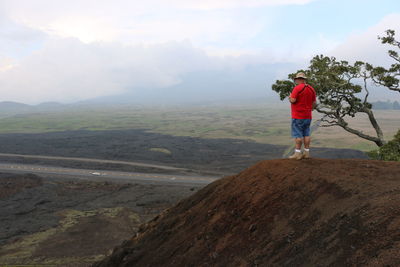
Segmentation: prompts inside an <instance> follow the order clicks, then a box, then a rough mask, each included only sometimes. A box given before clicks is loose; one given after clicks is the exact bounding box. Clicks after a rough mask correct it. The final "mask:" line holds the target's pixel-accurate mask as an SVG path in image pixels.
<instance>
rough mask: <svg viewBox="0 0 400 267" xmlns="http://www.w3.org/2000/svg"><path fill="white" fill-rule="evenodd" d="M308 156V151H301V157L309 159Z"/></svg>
mask: <svg viewBox="0 0 400 267" xmlns="http://www.w3.org/2000/svg"><path fill="white" fill-rule="evenodd" d="M309 158H311V157H310V151H304V152H303V159H309Z"/></svg>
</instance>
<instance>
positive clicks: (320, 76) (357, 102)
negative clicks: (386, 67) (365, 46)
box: [272, 55, 385, 146]
mask: <svg viewBox="0 0 400 267" xmlns="http://www.w3.org/2000/svg"><path fill="white" fill-rule="evenodd" d="M299 71H303V72H305V73H306V75H307V77H308V83H309V84H311V86H313V87H314V88H315V89H316V91H317V97H318V102H319V104H318V106H317V108H316V110H317V111H318V112H319V113H322V114H323V115H324V116H323V118H322V119H321V122H322V123H321V125H320V127H331V126H340V127H342V128H343V129H344V130H346V131H348V132H350V133H352V134H355V135H357V136H359V137H361V138H364V139H366V140H369V141H371V142H374V143H375V144H376V145H378V146H382V145H384V144H385V140H384V138H383V133H382V130H381V128H380V126H379V124H378V122H377V121H376V119H375V116H374V113H373V111H372V105H371V103H369V102H368V96H369V91H368V86H367V80H368V79H370V74H369V72H368V70H367V66H366V63H363V62H361V61H357V62H355V63H354V64H349V62H347V61H344V60H342V61H338V60H336V58H334V57H327V56H323V55H318V56H315V57H314V58H313V59H312V60H311V61H310V65H309V67H308V69H306V70H299ZM294 75H295V73H292V74H289V75H288V78H289V80H278V81H276V83H275V84H273V85H272V90H274V91H276V92H277V93H279V95H280V98H281V100H283V99H285V98H286V97H288V96H289V95H290V92H291V90H292V89H293V87H294V85H295V84H294V82H293V78H294ZM359 81H362V85H360V84H359V83H358V82H359ZM357 113H365V114H367V116H368V119H369V121H370V123H371V126H372V127H373V128H374V129H375V133H376V136H372V135H368V134H366V133H363V132H362V131H360V130H357V129H354V128H352V127H350V126H349V124H348V122H347V120H348V118H349V117H354V116H356V114H357Z"/></svg>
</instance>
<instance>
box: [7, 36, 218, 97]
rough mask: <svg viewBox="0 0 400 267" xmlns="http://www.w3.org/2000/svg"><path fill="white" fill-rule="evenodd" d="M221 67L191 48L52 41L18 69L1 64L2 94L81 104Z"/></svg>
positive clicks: (184, 45)
mask: <svg viewBox="0 0 400 267" xmlns="http://www.w3.org/2000/svg"><path fill="white" fill-rule="evenodd" d="M218 65H219V63H218V60H216V61H214V62H212V60H210V59H209V57H208V56H207V55H206V54H205V53H204V51H202V50H199V49H196V48H194V47H193V46H192V45H191V44H190V43H189V42H180V43H176V42H170V43H164V44H158V45H150V46H138V45H137V46H125V45H122V44H118V43H115V42H114V43H92V44H84V43H82V42H80V41H79V40H77V39H71V38H68V39H52V40H49V41H48V42H47V43H46V44H45V46H44V47H43V49H41V50H40V51H37V52H35V53H33V54H32V55H31V56H29V57H27V58H24V59H23V60H21V61H19V62H18V64H15V63H14V65H12V64H11V63H10V61H9V60H6V59H3V60H1V58H0V68H1V69H0V93H1V96H2V99H6V100H14V101H22V102H28V103H38V102H43V101H61V102H65V101H77V100H82V99H88V98H93V97H97V96H106V95H112V94H117V93H121V92H125V91H128V90H145V89H146V88H153V89H154V88H164V87H168V86H172V85H174V84H177V83H179V82H180V78H179V77H180V75H182V74H184V73H187V72H191V71H196V70H202V69H208V70H212V69H213V68H214V69H215V68H218Z"/></svg>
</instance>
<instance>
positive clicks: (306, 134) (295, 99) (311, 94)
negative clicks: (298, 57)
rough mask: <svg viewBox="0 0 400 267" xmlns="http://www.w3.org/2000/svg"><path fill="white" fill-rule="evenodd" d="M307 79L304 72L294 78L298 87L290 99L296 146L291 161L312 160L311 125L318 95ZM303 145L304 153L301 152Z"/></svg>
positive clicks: (293, 135)
mask: <svg viewBox="0 0 400 267" xmlns="http://www.w3.org/2000/svg"><path fill="white" fill-rule="evenodd" d="M306 79H307V77H306V75H305V74H304V73H303V72H299V73H297V74H296V76H295V78H294V82H295V83H296V86H295V87H294V88H293V91H292V93H291V94H290V97H289V101H290V103H291V110H292V137H293V138H294V141H295V144H296V146H295V151H294V154H293V155H291V156H290V157H289V158H290V159H297V160H299V159H302V158H310V143H311V138H310V125H311V119H312V110H313V109H314V108H315V107H316V93H315V90H314V88H312V87H311V85H309V84H307V83H306ZM303 143H304V153H302V152H301V146H302V145H303Z"/></svg>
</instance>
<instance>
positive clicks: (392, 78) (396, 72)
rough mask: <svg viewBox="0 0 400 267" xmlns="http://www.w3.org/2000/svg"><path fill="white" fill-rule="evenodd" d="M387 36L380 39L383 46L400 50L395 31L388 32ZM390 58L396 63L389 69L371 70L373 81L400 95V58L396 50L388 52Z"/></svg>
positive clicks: (378, 68) (377, 68)
mask: <svg viewBox="0 0 400 267" xmlns="http://www.w3.org/2000/svg"><path fill="white" fill-rule="evenodd" d="M385 33H386V36H384V37H378V39H380V40H381V42H382V43H383V44H389V45H392V46H394V47H395V49H397V50H400V42H399V41H397V40H396V39H395V31H394V30H387V31H386V32H385ZM388 54H389V56H390V57H391V58H392V59H393V60H394V63H393V64H392V65H391V66H390V68H389V69H386V68H384V67H375V68H372V69H371V74H372V80H373V81H374V82H375V83H376V84H378V85H382V86H385V87H387V88H389V89H390V90H393V91H397V92H399V93H400V81H399V79H400V56H399V53H398V52H397V51H395V50H389V51H388Z"/></svg>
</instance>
